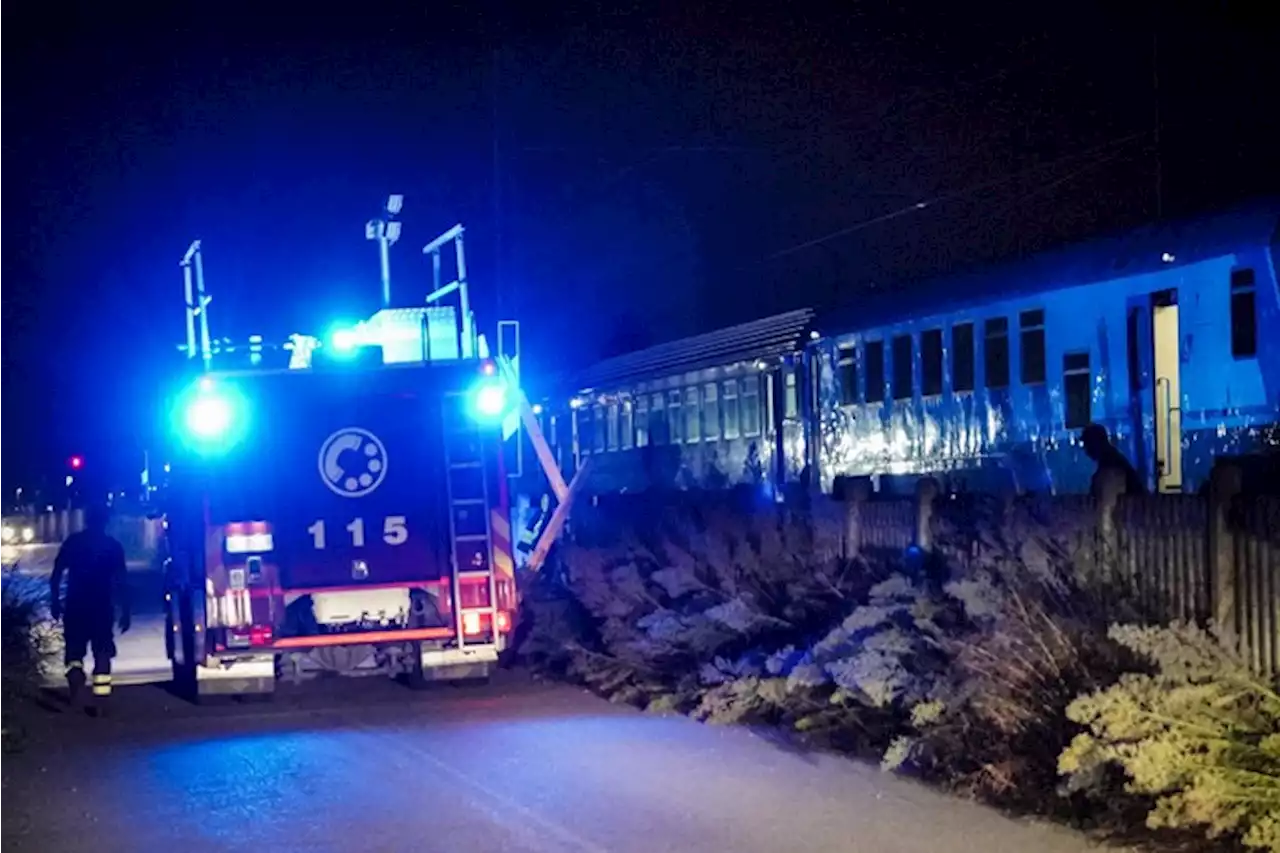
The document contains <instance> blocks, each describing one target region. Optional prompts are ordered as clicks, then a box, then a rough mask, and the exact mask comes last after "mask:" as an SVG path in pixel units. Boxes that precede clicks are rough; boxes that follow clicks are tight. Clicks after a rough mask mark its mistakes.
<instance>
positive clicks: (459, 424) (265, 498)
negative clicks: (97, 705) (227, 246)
mask: <svg viewBox="0 0 1280 853" xmlns="http://www.w3.org/2000/svg"><path fill="white" fill-rule="evenodd" d="M459 251H460V250H459ZM459 260H460V258H459ZM201 289H202V288H201ZM188 291H189V297H190V296H191V292H190V291H191V288H190V287H189V288H188ZM191 304H192V300H191V298H189V299H188V305H189V306H190V305H191ZM196 304H197V305H200V304H201V302H200V299H199V298H198V299H197V300H196ZM462 307H463V310H464V311H466V310H467V308H466V306H465V302H464V305H463V306H462ZM455 317H456V313H455V312H454V311H453V310H452V309H449V308H440V307H419V308H410V309H387V310H384V311H382V312H379V314H378V315H375V317H374V318H372V319H371V320H370V321H369V322H368V323H366V324H361V327H360V330H359V331H357V332H353V333H351V334H350V335H347V336H346V337H345V338H344V337H338V338H336V339H335V340H334V341H331V342H329V343H328V344H325V343H323V342H320V341H318V340H315V339H311V340H310V343H308V344H306V345H304V341H303V340H302V339H301V338H299V337H296V336H295V338H294V339H293V340H292V342H291V344H290V345H286V347H284V348H283V349H285V350H287V354H288V358H289V361H290V364H289V365H288V366H280V365H277V366H274V367H270V366H267V365H265V364H262V362H264V361H267V360H269V359H266V358H264V353H263V350H264V348H263V347H262V346H261V345H259V346H258V348H257V350H256V351H255V350H254V349H253V347H250V348H249V350H248V351H247V353H244V354H247V355H248V356H249V360H250V361H254V359H253V355H254V354H255V352H256V354H257V359H256V363H253V364H251V365H249V366H246V367H239V368H233V369H211V361H212V360H211V358H210V355H211V353H210V346H211V345H210V343H209V339H208V336H207V333H206V334H204V335H203V338H204V342H203V343H202V344H201V345H200V346H197V344H196V343H195V340H194V337H193V335H192V334H191V328H192V327H191V325H190V324H189V326H188V331H189V335H188V339H189V344H190V351H191V352H192V353H193V354H195V353H197V350H200V349H203V355H204V358H203V359H202V361H203V363H204V367H205V369H204V370H201V371H199V372H198V373H196V374H195V375H193V376H192V377H190V380H189V381H188V382H187V383H185V385H184V386H183V387H182V389H181V391H180V392H178V393H177V394H176V395H175V396H174V397H173V398H172V399H171V400H170V401H169V405H168V406H167V409H168V410H169V411H170V412H171V424H170V428H169V430H168V432H169V434H171V435H173V436H175V437H177V438H178V439H179V440H178V441H176V442H175V447H174V449H173V456H172V457H171V459H172V461H171V465H172V469H171V474H170V480H169V487H168V491H169V495H168V499H167V509H166V516H165V518H166V529H167V536H166V540H167V542H166V544H167V550H168V555H169V558H168V562H167V570H166V584H165V599H166V603H167V621H168V626H167V628H168V643H167V646H168V653H169V657H170V659H171V661H172V663H173V668H174V678H175V682H176V683H177V684H179V685H180V686H183V687H185V688H186V689H187V690H188V691H189V692H194V694H195V695H197V696H199V695H208V694H228V693H230V694H262V693H270V692H272V691H273V690H274V689H275V685H276V682H277V679H282V678H283V679H299V678H303V677H306V676H308V675H311V674H316V673H340V674H345V675H361V674H375V673H382V674H388V675H392V676H403V677H407V678H409V679H411V680H412V681H414V682H421V681H427V680H436V679H447V680H459V679H472V678H487V677H488V675H489V673H490V671H491V669H492V668H493V667H494V665H495V664H496V662H497V660H498V656H499V654H500V653H501V652H502V650H503V649H504V648H505V647H506V646H507V644H508V643H509V640H510V637H511V634H512V629H513V623H514V619H515V614H516V610H517V589H516V579H515V571H514V562H513V552H512V546H511V529H510V520H509V518H510V516H509V512H508V497H507V476H506V474H507V472H506V471H505V470H504V450H503V445H504V425H505V429H506V430H507V432H508V433H509V431H510V423H511V418H512V417H513V407H515V406H516V405H518V401H517V398H518V388H515V387H513V379H512V374H511V370H510V362H509V361H507V360H506V359H501V360H500V359H490V358H488V357H487V353H486V351H485V350H486V347H485V345H484V341H483V338H482V337H481V336H476V335H474V334H470V335H469V333H468V329H469V326H470V324H469V323H461V324H457V323H455ZM459 325H460V326H461V330H462V332H461V335H459V334H458V332H457V330H458V328H459ZM415 329H416V330H417V333H415V331H414V330H415ZM441 329H444V330H445V331H444V332H440V330H441ZM406 330H407V331H406ZM450 330H452V331H450ZM326 347H327V348H328V350H329V353H328V357H324V356H325V355H326V353H325V349H326ZM432 347H435V350H436V351H435V352H434V353H432V352H431V350H432ZM397 348H398V349H397ZM406 348H407V349H406ZM415 348H416V349H417V352H416V353H415V351H414V350H415ZM214 349H216V347H214ZM406 352H407V354H406ZM199 361H201V359H196V358H192V359H191V362H192V363H193V364H198V363H199ZM522 399H523V398H519V400H522Z"/></svg>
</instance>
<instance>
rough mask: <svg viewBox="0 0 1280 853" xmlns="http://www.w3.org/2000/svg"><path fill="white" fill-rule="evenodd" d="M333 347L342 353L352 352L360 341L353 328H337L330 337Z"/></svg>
mask: <svg viewBox="0 0 1280 853" xmlns="http://www.w3.org/2000/svg"><path fill="white" fill-rule="evenodd" d="M330 341H331V343H332V344H333V348H334V349H335V350H337V351H339V352H342V353H353V352H355V349H356V347H357V346H358V345H359V343H360V337H359V336H358V335H357V334H356V332H355V329H337V330H335V331H334V333H333V336H332V338H331V339H330Z"/></svg>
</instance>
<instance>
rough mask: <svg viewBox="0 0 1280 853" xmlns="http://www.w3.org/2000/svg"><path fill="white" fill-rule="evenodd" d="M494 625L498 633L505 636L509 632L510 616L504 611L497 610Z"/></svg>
mask: <svg viewBox="0 0 1280 853" xmlns="http://www.w3.org/2000/svg"><path fill="white" fill-rule="evenodd" d="M495 624H496V625H497V626H498V633H499V634H505V633H507V632H508V631H510V630H511V614H510V613H509V612H507V611H506V610H499V611H498V615H497V619H496V620H495Z"/></svg>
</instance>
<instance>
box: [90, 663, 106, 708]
mask: <svg viewBox="0 0 1280 853" xmlns="http://www.w3.org/2000/svg"><path fill="white" fill-rule="evenodd" d="M110 706H111V675H110V673H102V672H95V673H94V674H93V704H92V705H91V706H90V707H89V716H91V717H107V716H109V715H110V710H111V707H110Z"/></svg>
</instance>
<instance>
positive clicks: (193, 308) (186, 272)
mask: <svg viewBox="0 0 1280 853" xmlns="http://www.w3.org/2000/svg"><path fill="white" fill-rule="evenodd" d="M178 266H180V267H182V286H183V291H184V294H185V297H186V303H187V358H189V359H193V358H195V357H196V355H197V353H198V354H199V356H200V358H201V360H202V361H203V362H204V369H205V370H208V369H209V363H210V360H211V359H212V358H213V343H212V341H211V340H210V338H209V303H210V302H212V301H213V297H212V296H209V295H208V294H207V293H205V291H204V259H203V257H202V256H201V252H200V241H199V240H193V241H192V243H191V245H190V246H189V247H187V253H186V254H185V255H183V256H182V260H181V261H179V262H178ZM197 321H198V322H199V327H200V328H199V343H197V337H196V324H197Z"/></svg>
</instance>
